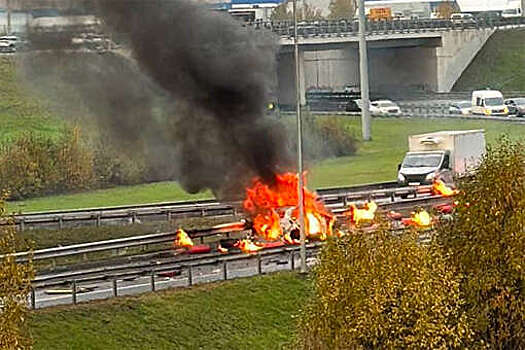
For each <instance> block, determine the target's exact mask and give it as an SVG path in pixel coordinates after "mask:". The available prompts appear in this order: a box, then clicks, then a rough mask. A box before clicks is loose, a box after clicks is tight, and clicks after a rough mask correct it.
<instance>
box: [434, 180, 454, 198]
mask: <svg viewBox="0 0 525 350" xmlns="http://www.w3.org/2000/svg"><path fill="white" fill-rule="evenodd" d="M432 191H433V192H434V193H437V194H440V195H442V196H443V197H451V196H454V195H456V194H458V193H459V191H458V190H453V189H452V188H450V187H448V186H447V185H446V184H445V183H444V182H443V181H441V180H439V179H436V180H434V182H433V183H432Z"/></svg>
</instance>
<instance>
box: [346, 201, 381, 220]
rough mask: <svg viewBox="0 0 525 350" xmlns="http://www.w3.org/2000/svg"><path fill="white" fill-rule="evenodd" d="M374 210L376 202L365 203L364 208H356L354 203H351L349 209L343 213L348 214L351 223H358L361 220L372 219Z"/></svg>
mask: <svg viewBox="0 0 525 350" xmlns="http://www.w3.org/2000/svg"><path fill="white" fill-rule="evenodd" d="M376 210H377V204H376V202H374V201H372V202H368V203H365V207H364V209H358V208H357V206H356V205H355V204H354V203H351V204H350V208H349V210H348V211H347V212H346V213H345V214H346V215H349V216H350V221H351V222H352V223H354V224H356V225H359V222H361V221H372V220H374V217H375V213H376Z"/></svg>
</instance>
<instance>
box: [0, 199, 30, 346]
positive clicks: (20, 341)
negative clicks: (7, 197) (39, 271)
mask: <svg viewBox="0 0 525 350" xmlns="http://www.w3.org/2000/svg"><path fill="white" fill-rule="evenodd" d="M4 213H5V202H4V201H3V199H0V218H1V219H5V217H4ZM17 245H18V244H17V240H16V237H15V228H14V227H13V226H2V228H1V229H0V254H12V253H14V252H15V251H16V246H17ZM33 277H34V271H33V265H32V261H31V259H30V261H29V263H25V264H19V263H17V262H16V260H15V257H14V256H12V255H11V256H10V255H6V256H3V257H0V348H1V349H6V350H19V349H31V345H32V341H31V337H30V335H29V331H28V323H27V321H28V313H29V310H28V308H27V296H28V294H29V292H30V288H31V280H32V279H33Z"/></svg>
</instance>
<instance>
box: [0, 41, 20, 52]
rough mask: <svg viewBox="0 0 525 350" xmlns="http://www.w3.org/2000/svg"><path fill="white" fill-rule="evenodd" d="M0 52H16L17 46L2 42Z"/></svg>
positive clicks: (9, 42)
mask: <svg viewBox="0 0 525 350" xmlns="http://www.w3.org/2000/svg"><path fill="white" fill-rule="evenodd" d="M0 52H3V53H10V52H16V45H15V43H13V42H12V41H8V40H0Z"/></svg>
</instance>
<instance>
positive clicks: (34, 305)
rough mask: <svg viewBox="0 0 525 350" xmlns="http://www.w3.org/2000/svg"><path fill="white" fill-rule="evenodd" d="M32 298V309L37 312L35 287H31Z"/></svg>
mask: <svg viewBox="0 0 525 350" xmlns="http://www.w3.org/2000/svg"><path fill="white" fill-rule="evenodd" d="M30 298H31V309H33V310H35V309H36V293H35V289H34V288H33V287H31V293H30Z"/></svg>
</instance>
